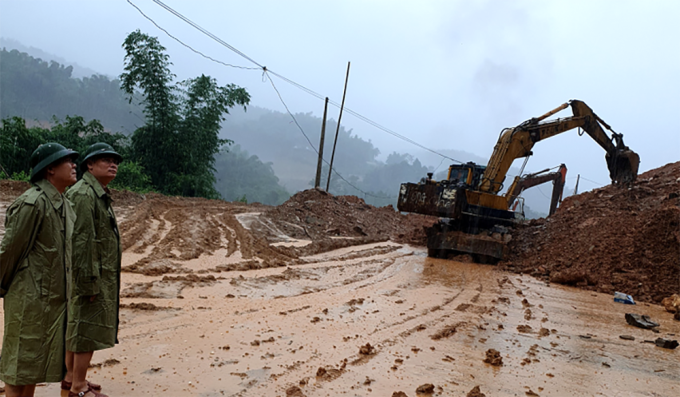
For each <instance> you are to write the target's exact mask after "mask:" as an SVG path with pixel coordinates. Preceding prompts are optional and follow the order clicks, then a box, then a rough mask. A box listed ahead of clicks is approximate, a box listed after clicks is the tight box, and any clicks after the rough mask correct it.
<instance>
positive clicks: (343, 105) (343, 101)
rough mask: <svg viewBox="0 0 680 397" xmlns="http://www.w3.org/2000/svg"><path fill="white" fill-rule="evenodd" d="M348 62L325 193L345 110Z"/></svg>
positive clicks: (328, 184) (329, 183) (329, 180)
mask: <svg viewBox="0 0 680 397" xmlns="http://www.w3.org/2000/svg"><path fill="white" fill-rule="evenodd" d="M349 64H350V63H349V62H347V76H345V90H344V91H343V93H342V103H341V104H340V116H338V128H336V129H335V141H334V142H333V153H332V154H331V164H330V167H329V168H328V180H326V191H328V188H329V187H330V186H331V173H332V172H333V159H334V158H335V146H336V145H337V144H338V133H339V132H340V120H342V110H343V109H344V108H345V95H346V94H347V81H348V80H349Z"/></svg>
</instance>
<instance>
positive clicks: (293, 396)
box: [286, 386, 305, 397]
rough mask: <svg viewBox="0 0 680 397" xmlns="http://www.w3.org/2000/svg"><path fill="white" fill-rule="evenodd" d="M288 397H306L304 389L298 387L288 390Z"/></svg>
mask: <svg viewBox="0 0 680 397" xmlns="http://www.w3.org/2000/svg"><path fill="white" fill-rule="evenodd" d="M286 396H287V397H305V395H304V393H302V389H300V388H299V387H297V386H291V387H289V388H288V389H286Z"/></svg>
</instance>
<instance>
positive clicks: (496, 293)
mask: <svg viewBox="0 0 680 397" xmlns="http://www.w3.org/2000/svg"><path fill="white" fill-rule="evenodd" d="M15 190H17V191H19V190H21V189H15ZM3 193H4V192H3ZM3 197H9V195H6V196H3ZM114 198H115V199H116V201H115V204H114V205H115V209H116V212H117V215H118V216H119V219H120V223H121V232H122V236H123V246H124V253H123V267H124V272H123V273H122V275H121V280H122V293H121V296H122V302H121V311H120V320H121V321H120V332H119V340H120V344H117V345H116V346H115V347H114V348H111V349H107V350H103V351H98V352H96V353H95V355H94V358H93V363H94V364H93V365H92V367H91V369H90V371H89V375H88V376H89V379H90V380H91V381H92V382H95V383H100V384H102V385H103V387H104V390H103V392H104V393H106V394H108V395H112V396H124V395H163V396H166V395H167V396H183V395H192V396H193V395H196V396H222V395H226V396H241V397H246V396H309V397H314V396H335V395H350V396H353V395H357V396H369V395H375V396H382V395H397V396H399V395H409V396H415V395H428V394H422V393H421V394H418V393H417V392H416V390H417V389H418V387H419V386H421V385H425V384H431V385H432V386H433V388H432V389H431V392H430V394H431V395H466V394H467V395H472V396H480V395H485V394H486V395H493V396H515V395H530V394H529V393H534V394H540V395H553V396H555V395H565V394H564V393H565V391H568V395H574V396H591V395H622V394H626V395H656V396H675V395H678V394H680V381H679V380H678V374H680V364H679V362H680V360H678V354H680V353H679V352H680V351H679V350H678V349H676V350H669V349H663V348H661V347H658V346H656V345H655V344H654V343H641V341H646V340H651V341H652V342H653V341H654V340H656V339H657V338H664V339H677V336H676V337H674V336H673V335H679V334H680V322H678V321H675V320H673V319H672V314H671V313H668V312H666V310H665V309H664V308H663V307H662V306H658V305H648V304H645V303H641V304H639V306H638V308H640V309H644V310H640V311H641V312H644V313H645V314H647V315H649V316H651V317H652V318H654V319H655V320H656V321H658V322H659V323H660V326H659V327H658V331H659V333H658V334H657V333H653V331H651V330H644V329H640V328H635V327H632V326H629V325H627V324H626V322H625V319H624V316H625V313H626V310H627V309H630V307H629V306H625V305H621V304H616V303H614V302H613V301H612V298H611V296H610V295H609V294H603V293H598V292H595V291H583V290H579V289H576V288H573V287H566V286H561V285H556V284H552V285H548V283H547V282H546V281H549V279H545V278H544V277H541V276H540V275H538V276H539V277H538V278H535V277H532V276H531V275H529V274H527V272H524V273H523V274H520V275H516V274H511V273H507V272H504V271H503V270H501V269H499V268H497V267H492V266H485V265H477V264H473V263H462V262H459V261H446V260H440V259H432V258H428V257H427V255H426V250H425V249H424V248H423V247H421V246H416V245H406V244H404V243H403V241H411V242H415V241H420V243H423V240H419V239H420V237H424V234H422V235H421V234H420V233H421V232H422V226H423V225H424V224H425V223H427V222H429V220H427V219H424V218H418V219H419V220H418V221H412V220H411V219H410V218H409V217H404V216H402V215H399V214H397V213H396V212H394V211H392V210H389V209H379V208H372V207H370V206H367V205H366V204H365V203H363V201H361V200H360V199H357V198H342V197H337V198H335V197H333V196H330V195H323V194H321V193H319V192H316V191H311V192H302V193H301V194H299V195H296V196H294V197H293V198H291V200H290V201H289V202H288V203H286V204H284V205H283V206H279V207H276V208H272V207H266V206H262V205H244V204H240V203H225V202H221V201H211V200H202V199H182V198H172V197H163V196H159V195H155V194H148V195H144V196H141V195H134V194H128V195H121V196H119V197H117V198H116V197H115V196H114ZM3 200H4V201H3ZM10 200H11V197H9V198H8V199H0V207H2V208H6V206H7V205H8V204H9V201H10ZM310 201H311V202H310ZM324 211H325V212H327V213H325V212H324ZM389 211H391V212H389ZM2 215H4V213H3V214H2ZM414 219H415V218H414ZM320 220H321V221H320ZM358 220H361V221H362V223H359V222H358ZM380 222H382V223H380ZM354 226H358V227H359V229H356V228H354ZM1 232H4V230H2V226H0V233H1ZM400 236H401V237H400ZM418 236H420V237H418ZM400 241H402V242H400ZM462 259H465V258H462ZM589 274H590V273H589ZM578 283H579V282H577V284H578ZM670 295H671V294H666V295H665V296H664V297H666V296H670ZM526 331H529V332H526ZM0 332H1V331H0ZM620 335H626V336H630V337H631V338H634V340H629V339H621V338H620V337H619V336H620ZM489 351H496V352H499V353H498V355H496V354H495V353H493V352H492V355H491V357H492V358H497V359H502V362H503V365H502V366H494V365H490V364H487V363H484V362H482V361H483V359H484V358H485V357H486V356H487V352H489ZM604 364H606V365H604ZM575 379H576V380H578V382H575V381H574V380H575ZM477 385H481V386H482V387H481V389H483V391H484V393H482V391H481V389H480V388H479V387H478V386H477ZM476 386H477V387H476ZM428 390H430V389H429V388H428ZM59 392H60V391H59V385H58V384H49V385H47V386H45V387H40V388H38V389H37V391H36V396H38V397H43V396H51V395H57V394H59ZM534 394H531V395H534Z"/></svg>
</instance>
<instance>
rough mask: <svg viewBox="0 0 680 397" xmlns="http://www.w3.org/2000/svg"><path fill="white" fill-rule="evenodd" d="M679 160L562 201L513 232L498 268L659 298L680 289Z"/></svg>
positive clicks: (641, 298) (642, 298) (638, 297)
mask: <svg viewBox="0 0 680 397" xmlns="http://www.w3.org/2000/svg"><path fill="white" fill-rule="evenodd" d="M678 194H680V162H677V163H672V164H668V165H666V166H664V167H661V168H657V169H654V170H651V171H648V172H646V173H644V174H641V175H639V176H638V179H637V181H636V182H635V183H634V184H633V185H632V186H631V187H619V186H612V185H609V186H606V187H603V188H600V189H596V190H593V191H590V192H586V193H582V194H579V195H577V196H571V197H568V198H566V199H565V200H564V201H563V202H562V205H561V207H560V208H559V210H558V211H557V212H556V213H555V214H554V215H553V216H552V217H550V218H547V219H538V220H534V221H531V222H529V223H528V224H527V225H526V226H521V227H519V228H518V229H517V230H515V232H514V233H513V239H512V241H511V242H510V243H509V255H508V256H507V257H506V260H505V261H503V262H501V263H500V267H501V268H502V269H506V270H512V271H515V272H520V273H529V274H531V275H533V276H535V277H538V278H541V279H543V280H546V281H550V282H555V283H559V284H567V285H574V286H577V287H580V288H583V289H588V290H594V291H598V292H604V293H612V294H613V293H614V292H615V291H620V292H624V293H626V294H630V295H632V296H633V297H634V298H635V299H636V300H638V301H643V302H654V303H659V302H661V300H662V299H663V298H665V297H667V296H670V295H672V294H674V293H680V197H678Z"/></svg>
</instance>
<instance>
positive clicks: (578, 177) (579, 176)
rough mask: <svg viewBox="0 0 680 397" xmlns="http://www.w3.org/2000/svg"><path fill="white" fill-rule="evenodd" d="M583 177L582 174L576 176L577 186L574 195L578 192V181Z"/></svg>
mask: <svg viewBox="0 0 680 397" xmlns="http://www.w3.org/2000/svg"><path fill="white" fill-rule="evenodd" d="M580 179H581V174H578V176H577V177H576V187H575V188H574V196H576V195H577V194H578V181H579V180H580Z"/></svg>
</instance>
